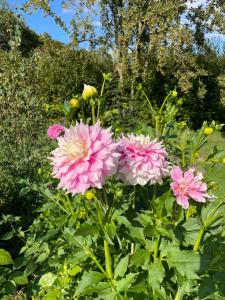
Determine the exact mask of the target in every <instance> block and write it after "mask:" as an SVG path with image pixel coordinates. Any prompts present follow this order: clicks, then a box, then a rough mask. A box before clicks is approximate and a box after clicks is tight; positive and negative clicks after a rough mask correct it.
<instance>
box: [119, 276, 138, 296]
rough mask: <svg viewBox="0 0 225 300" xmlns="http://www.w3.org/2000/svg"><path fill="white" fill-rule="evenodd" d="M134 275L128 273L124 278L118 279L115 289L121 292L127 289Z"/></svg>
mask: <svg viewBox="0 0 225 300" xmlns="http://www.w3.org/2000/svg"><path fill="white" fill-rule="evenodd" d="M136 277H137V274H136V273H130V274H128V275H127V276H126V277H125V278H123V279H121V280H120V281H118V282H117V283H116V286H117V291H118V292H122V291H126V290H128V289H129V288H130V286H131V284H132V282H133V281H134V280H135V278H136Z"/></svg>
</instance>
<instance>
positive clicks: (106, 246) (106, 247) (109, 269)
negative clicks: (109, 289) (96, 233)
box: [104, 240, 113, 279]
mask: <svg viewBox="0 0 225 300" xmlns="http://www.w3.org/2000/svg"><path fill="white" fill-rule="evenodd" d="M104 250H105V264H106V273H107V275H108V277H109V278H110V279H112V278H113V275H112V264H111V256H110V252H109V244H108V241H107V240H104Z"/></svg>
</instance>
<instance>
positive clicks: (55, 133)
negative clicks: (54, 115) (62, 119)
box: [48, 124, 65, 140]
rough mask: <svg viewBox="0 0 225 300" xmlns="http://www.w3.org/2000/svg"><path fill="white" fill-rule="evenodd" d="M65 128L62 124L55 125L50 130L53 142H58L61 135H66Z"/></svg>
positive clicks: (49, 133)
mask: <svg viewBox="0 0 225 300" xmlns="http://www.w3.org/2000/svg"><path fill="white" fill-rule="evenodd" d="M64 131H65V128H64V126H62V125H60V124H54V125H52V126H50V127H49V128H48V136H49V137H50V139H52V140H57V138H58V137H59V136H60V134H62V133H64Z"/></svg>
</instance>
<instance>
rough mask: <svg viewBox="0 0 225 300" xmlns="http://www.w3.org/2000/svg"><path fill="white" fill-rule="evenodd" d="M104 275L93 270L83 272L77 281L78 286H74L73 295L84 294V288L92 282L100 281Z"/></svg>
mask: <svg viewBox="0 0 225 300" xmlns="http://www.w3.org/2000/svg"><path fill="white" fill-rule="evenodd" d="M104 277H105V275H104V274H102V273H99V272H95V271H89V272H85V273H84V274H83V276H82V278H81V280H80V282H79V283H78V286H77V288H76V292H75V296H78V295H81V294H85V290H86V289H87V288H89V287H91V286H93V285H94V284H97V283H98V282H99V281H101V280H102V279H103V278H104Z"/></svg>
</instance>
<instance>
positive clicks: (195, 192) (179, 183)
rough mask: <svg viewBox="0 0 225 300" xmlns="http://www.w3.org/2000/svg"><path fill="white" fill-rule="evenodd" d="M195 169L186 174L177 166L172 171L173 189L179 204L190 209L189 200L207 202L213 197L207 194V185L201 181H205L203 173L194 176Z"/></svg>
mask: <svg viewBox="0 0 225 300" xmlns="http://www.w3.org/2000/svg"><path fill="white" fill-rule="evenodd" d="M194 171H195V170H194V169H189V170H188V171H186V172H184V173H183V171H182V170H181V169H180V168H179V167H177V166H174V167H173V169H172V171H171V178H172V179H173V182H172V183H171V188H172V190H173V193H174V195H175V196H176V200H177V203H178V204H180V205H181V206H182V207H183V208H185V209H187V208H188V207H189V202H188V199H189V198H192V199H193V200H195V201H197V202H206V199H207V198H208V199H210V198H211V196H209V195H208V194H207V185H206V184H205V183H203V182H202V181H201V180H202V179H203V175H202V173H197V175H196V176H194Z"/></svg>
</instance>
